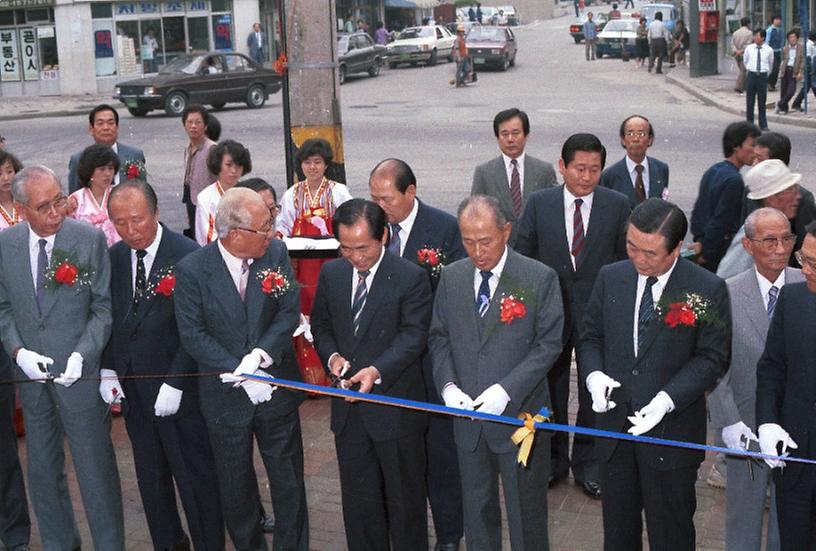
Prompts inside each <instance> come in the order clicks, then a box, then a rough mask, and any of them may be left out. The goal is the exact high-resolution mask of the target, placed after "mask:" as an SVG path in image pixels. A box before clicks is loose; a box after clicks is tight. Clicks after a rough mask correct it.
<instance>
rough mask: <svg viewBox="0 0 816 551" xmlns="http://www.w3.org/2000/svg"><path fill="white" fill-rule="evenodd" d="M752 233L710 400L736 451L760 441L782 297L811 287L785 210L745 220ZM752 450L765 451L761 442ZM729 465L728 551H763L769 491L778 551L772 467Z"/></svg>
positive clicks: (770, 545) (734, 461) (730, 461)
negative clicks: (759, 395)
mask: <svg viewBox="0 0 816 551" xmlns="http://www.w3.org/2000/svg"><path fill="white" fill-rule="evenodd" d="M745 230H746V236H745V237H743V238H742V246H743V247H745V251H746V252H747V253H748V254H749V255H751V257H752V258H753V262H754V265H753V266H751V268H749V269H748V270H746V271H744V272H742V273H740V274H738V275H736V276H734V277H732V278H731V279H729V280H728V281H727V282H726V284H727V285H728V292H729V294H730V295H731V317H732V319H733V320H734V321H733V323H734V325H733V327H734V329H733V330H734V333H733V339H732V341H731V366H730V368H729V370H728V372H727V373H726V374H725V376H724V377H723V378H722V380H721V381H720V383H719V384H718V385H717V388H716V389H714V391H713V392H712V393H711V394H710V395H709V397H708V405H709V412H710V415H711V422H712V424H713V425H714V426H720V427H724V428H723V429H722V439H723V442H725V445H726V446H727V447H729V448H733V449H742V450H744V449H747V448H748V446H749V445H750V444H751V442H757V437H756V418H755V413H756V411H755V410H756V386H757V378H756V374H757V362H758V361H759V358H760V356H762V351H763V350H764V349H765V338H766V337H767V335H768V326H769V320H770V318H771V316H772V315H773V312H774V308H775V307H776V301H777V298H778V297H779V292H780V290H781V289H782V286H784V285H785V284H787V283H795V282H798V281H804V277H803V276H802V273H801V272H800V271H799V270H797V269H795V268H788V267H787V264H788V258H789V257H790V253H791V250H792V249H793V244H794V242H795V241H796V236H795V235H794V234H793V233H791V228H790V223H789V222H788V218H787V217H786V216H785V214H784V213H783V212H781V211H779V210H776V209H773V208H769V207H765V208H761V209H759V210H755V211H754V212H752V213H751V214H750V215H749V216H748V218H747V219H746V220H745ZM752 447H753V449H754V450H755V451H758V450H759V448H758V446H757V445H756V444H754V446H752ZM726 464H727V469H726V471H727V472H728V485H727V486H726V489H725V497H726V517H725V546H726V549H727V550H729V551H731V550H733V551H737V550H739V551H759V550H760V548H761V547H762V516H763V514H764V512H765V492H766V491H767V489H768V486H769V485H770V486H771V502H770V510H769V515H768V539H767V543H766V549H767V551H774V550H777V549H779V527H778V525H777V520H776V499H775V498H774V493H775V492H774V489H773V481H772V480H771V477H770V473H771V470H770V469H769V468H768V466H767V465H766V464H765V463H759V462H754V461H753V460H751V459H745V458H742V457H735V456H734V457H732V456H727V457H726Z"/></svg>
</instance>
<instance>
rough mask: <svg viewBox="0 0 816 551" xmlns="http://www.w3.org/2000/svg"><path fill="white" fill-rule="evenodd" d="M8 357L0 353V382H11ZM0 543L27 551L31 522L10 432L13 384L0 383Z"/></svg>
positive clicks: (11, 550)
mask: <svg viewBox="0 0 816 551" xmlns="http://www.w3.org/2000/svg"><path fill="white" fill-rule="evenodd" d="M13 378H14V367H13V366H12V364H11V358H9V357H8V354H6V352H5V351H4V350H0V379H5V380H8V379H13ZM0 480H2V481H3V484H2V485H0V543H2V544H3V545H5V546H6V547H7V548H8V549H9V551H28V541H29V538H30V536H31V520H30V519H29V517H28V500H27V499H26V492H25V483H24V482H23V470H22V469H21V468H20V458H19V456H18V455H17V433H16V431H15V430H14V385H10V384H0Z"/></svg>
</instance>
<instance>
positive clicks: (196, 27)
mask: <svg viewBox="0 0 816 551" xmlns="http://www.w3.org/2000/svg"><path fill="white" fill-rule="evenodd" d="M207 23H208V21H207V17H206V16H204V17H188V18H187V36H188V40H189V42H188V43H189V45H190V49H191V50H192V51H194V52H206V51H208V50H209V49H210V30H209V25H208V24H207Z"/></svg>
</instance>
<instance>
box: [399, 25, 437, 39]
mask: <svg viewBox="0 0 816 551" xmlns="http://www.w3.org/2000/svg"><path fill="white" fill-rule="evenodd" d="M429 36H434V32H433V29H432V28H430V27H411V28H409V29H405V30H404V31H402V32H401V33H400V34H399V36H398V37H397V39H398V40H411V39H412V38H428V37H429Z"/></svg>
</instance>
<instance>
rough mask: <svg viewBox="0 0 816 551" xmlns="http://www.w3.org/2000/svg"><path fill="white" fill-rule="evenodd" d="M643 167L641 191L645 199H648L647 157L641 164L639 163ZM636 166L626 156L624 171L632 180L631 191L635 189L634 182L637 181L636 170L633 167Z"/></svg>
mask: <svg viewBox="0 0 816 551" xmlns="http://www.w3.org/2000/svg"><path fill="white" fill-rule="evenodd" d="M640 164H641V166H643V190H644V192H645V193H646V199H648V198H649V157H644V158H643V162H642V163H640ZM637 165H638V164H637V163H636V162H635V161H633V160H632V159H630V158H629V155H627V156H626V169H627V170H628V171H629V177H630V178H631V179H632V189H635V182H636V181H637V170H635V167H636V166H637Z"/></svg>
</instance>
